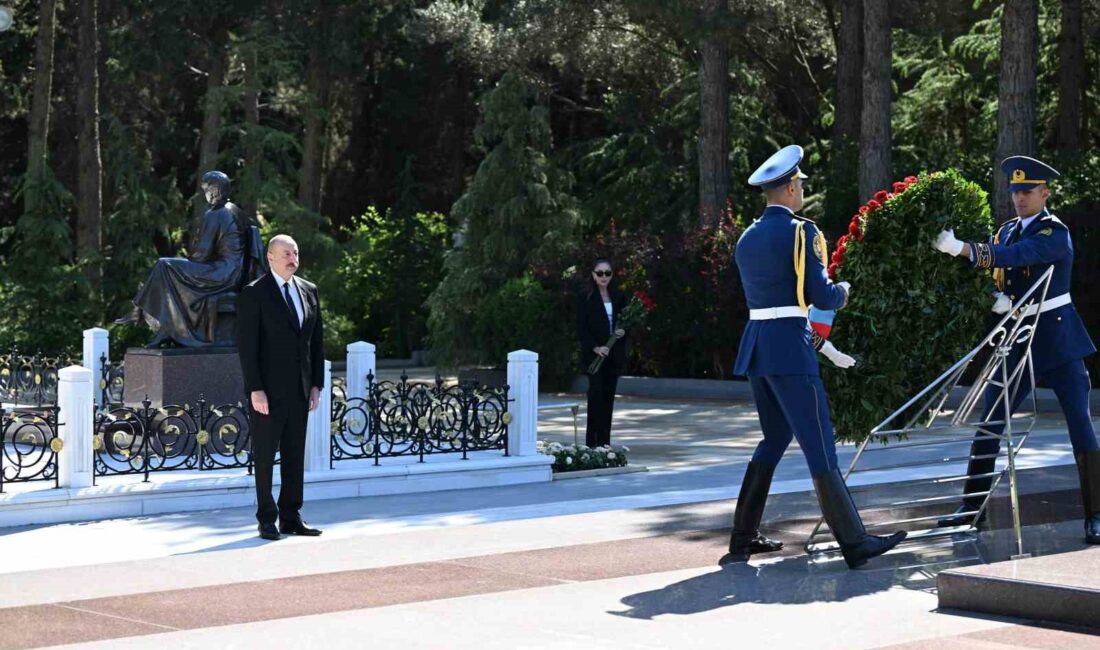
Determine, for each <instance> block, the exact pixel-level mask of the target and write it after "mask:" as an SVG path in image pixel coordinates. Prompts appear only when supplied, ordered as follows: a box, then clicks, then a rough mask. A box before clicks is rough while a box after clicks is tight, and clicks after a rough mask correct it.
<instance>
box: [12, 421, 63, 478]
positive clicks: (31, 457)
mask: <svg viewBox="0 0 1100 650" xmlns="http://www.w3.org/2000/svg"><path fill="white" fill-rule="evenodd" d="M57 411H58V408H57V407H56V406H48V407H42V408H35V409H14V410H10V411H9V410H4V409H2V408H0V492H3V491H4V484H5V483H21V482H24V481H53V484H54V487H58V486H59V485H60V483H59V481H60V478H61V477H60V475H59V474H58V470H57V457H58V454H59V453H61V450H62V448H63V446H64V444H63V443H62V441H61V438H60V437H58V435H57V427H58V421H57Z"/></svg>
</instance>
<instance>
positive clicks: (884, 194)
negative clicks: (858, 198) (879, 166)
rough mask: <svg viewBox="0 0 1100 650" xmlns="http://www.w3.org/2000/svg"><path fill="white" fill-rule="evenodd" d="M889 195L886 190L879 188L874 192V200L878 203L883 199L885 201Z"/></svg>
mask: <svg viewBox="0 0 1100 650" xmlns="http://www.w3.org/2000/svg"><path fill="white" fill-rule="evenodd" d="M889 197H890V195H889V194H888V193H887V192H886V190H879V191H877V192H875V197H874V200H875V201H878V202H879V203H882V202H883V201H885V200H886V199H888V198H889ZM867 204H868V205H870V202H868V203H867Z"/></svg>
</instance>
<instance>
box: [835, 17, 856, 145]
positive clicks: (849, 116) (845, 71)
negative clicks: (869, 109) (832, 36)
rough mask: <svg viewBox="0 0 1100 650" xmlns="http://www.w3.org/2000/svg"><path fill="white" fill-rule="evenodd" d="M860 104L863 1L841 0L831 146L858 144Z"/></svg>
mask: <svg viewBox="0 0 1100 650" xmlns="http://www.w3.org/2000/svg"><path fill="white" fill-rule="evenodd" d="M862 103H863V0H841V3H840V31H839V34H838V35H837V42H836V107H835V109H834V111H835V112H834V114H835V115H836V118H835V120H834V121H833V139H834V145H843V144H844V143H845V142H846V143H849V144H853V145H854V144H856V143H858V142H859V126H860V124H859V123H860V113H861V109H862Z"/></svg>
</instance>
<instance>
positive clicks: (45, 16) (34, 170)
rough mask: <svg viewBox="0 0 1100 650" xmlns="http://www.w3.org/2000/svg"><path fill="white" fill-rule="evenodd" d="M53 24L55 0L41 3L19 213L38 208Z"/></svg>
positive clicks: (46, 149) (46, 152)
mask: <svg viewBox="0 0 1100 650" xmlns="http://www.w3.org/2000/svg"><path fill="white" fill-rule="evenodd" d="M56 24H57V2H56V0H42V4H40V5H39V7H38V35H37V36H36V37H35V41H34V90H33V91H32V94H31V114H30V122H29V127H28V129H27V140H28V147H27V183H28V186H27V187H26V188H25V189H24V191H23V210H24V212H26V213H28V214H29V213H34V212H36V211H37V210H38V209H39V201H38V199H39V195H40V193H41V191H42V190H41V187H40V185H39V184H40V183H41V182H42V180H43V177H44V175H45V171H46V168H47V165H48V158H49V132H50V99H51V96H52V94H53V50H54V33H55V32H56V29H55V26H56Z"/></svg>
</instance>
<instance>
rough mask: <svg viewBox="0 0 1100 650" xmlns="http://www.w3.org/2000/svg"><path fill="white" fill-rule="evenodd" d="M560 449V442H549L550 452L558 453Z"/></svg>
mask: <svg viewBox="0 0 1100 650" xmlns="http://www.w3.org/2000/svg"><path fill="white" fill-rule="evenodd" d="M562 449H563V447H562V446H561V443H560V442H551V443H550V451H553V452H558V451H561V450H562Z"/></svg>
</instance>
